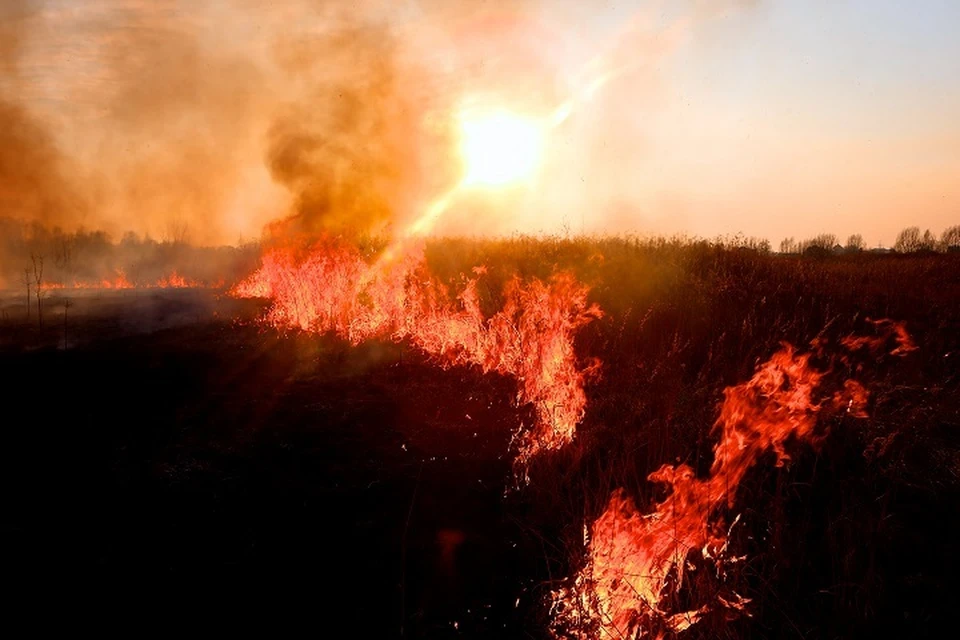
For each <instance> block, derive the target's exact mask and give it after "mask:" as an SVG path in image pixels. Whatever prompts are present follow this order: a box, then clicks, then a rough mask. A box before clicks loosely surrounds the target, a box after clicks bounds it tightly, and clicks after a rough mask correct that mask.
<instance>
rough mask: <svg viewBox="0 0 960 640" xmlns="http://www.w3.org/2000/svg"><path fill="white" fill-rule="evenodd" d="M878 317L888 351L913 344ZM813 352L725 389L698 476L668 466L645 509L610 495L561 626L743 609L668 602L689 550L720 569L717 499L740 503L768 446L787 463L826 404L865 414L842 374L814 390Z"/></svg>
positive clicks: (722, 542) (817, 380)
mask: <svg viewBox="0 0 960 640" xmlns="http://www.w3.org/2000/svg"><path fill="white" fill-rule="evenodd" d="M874 324H875V325H876V326H878V328H880V329H886V330H889V332H890V333H891V334H892V335H893V336H894V337H895V339H896V343H897V345H896V346H895V348H894V349H893V351H891V352H890V353H891V354H892V355H904V354H905V353H906V352H907V351H909V350H910V349H912V348H915V347H914V346H913V343H912V341H911V340H910V338H909V335H908V334H907V333H906V330H905V329H904V328H903V325H902V324H899V323H895V322H892V321H879V322H878V323H877V322H875V323H874ZM842 344H843V345H844V346H846V347H847V348H851V349H854V348H860V347H862V346H864V345H868V344H869V345H873V344H874V342H872V341H870V342H863V343H861V342H859V341H854V340H853V339H852V338H846V339H844V340H843V341H842ZM905 346H906V347H907V348H904V347H905ZM810 358H811V354H809V353H807V354H801V353H798V352H797V351H796V350H795V349H794V348H793V347H792V346H790V345H784V347H783V349H781V350H780V351H778V352H777V353H775V354H774V355H773V356H772V357H771V358H770V360H769V361H767V362H766V363H764V364H763V365H762V366H760V367H759V368H758V369H757V371H756V373H755V374H754V376H753V377H752V378H751V379H750V380H749V381H747V382H745V383H743V384H740V385H737V386H734V387H729V388H727V389H726V390H725V391H724V400H723V402H722V404H721V406H720V412H719V416H718V418H717V420H716V422H715V423H714V427H713V430H714V434H715V435H716V436H717V437H718V440H717V444H716V445H715V447H714V450H713V452H714V460H713V465H712V466H711V468H710V475H709V476H708V477H706V478H703V479H701V478H698V477H697V476H696V474H695V472H694V470H693V469H692V468H691V467H689V466H687V465H685V464H680V465H676V466H673V465H669V464H665V465H663V466H662V467H660V468H659V469H658V470H656V471H654V472H653V473H651V474H650V475H649V476H648V479H649V480H650V481H651V482H655V483H658V484H663V485H667V486H669V487H670V489H671V491H670V494H669V495H668V496H667V497H666V498H665V499H664V500H663V501H662V502H660V503H657V504H656V505H655V507H654V509H653V512H652V513H650V514H647V515H643V514H641V513H640V512H639V511H638V509H637V507H636V505H635V504H634V502H633V500H632V499H631V498H630V497H628V496H627V495H626V494H625V493H624V492H623V491H622V490H617V491H615V492H614V493H613V495H612V496H611V497H610V501H609V503H608V505H607V508H606V510H605V511H604V513H603V514H602V515H601V516H600V517H599V518H597V520H596V521H595V522H594V523H593V525H592V527H590V531H589V535H588V536H586V534H585V537H586V538H587V539H586V540H585V542H586V543H587V546H588V550H587V551H588V553H587V561H586V565H585V566H584V568H583V569H582V570H581V571H580V572H579V574H577V575H576V577H575V578H574V580H573V581H572V582H571V583H570V584H569V586H567V587H564V588H562V589H559V590H558V591H556V592H555V593H554V594H553V612H554V614H555V629H557V630H558V632H559V631H560V630H563V631H564V633H574V634H575V635H576V636H577V637H580V638H637V637H640V636H643V635H646V634H648V633H652V632H653V631H654V630H655V629H659V630H670V631H674V632H679V631H683V630H684V629H686V628H688V627H690V626H691V625H693V624H695V623H696V622H697V621H698V620H699V619H700V618H701V617H702V616H703V615H704V614H705V613H706V612H708V611H710V610H711V609H713V608H716V607H723V608H726V609H735V610H742V609H743V608H744V606H745V605H746V603H747V602H749V601H748V600H747V599H745V598H742V597H740V596H739V595H737V594H735V593H730V594H727V595H726V596H718V597H717V601H716V602H710V603H705V604H703V605H702V606H700V607H699V608H696V609H691V610H687V611H681V612H676V613H669V612H668V611H665V610H664V608H663V607H662V605H663V601H664V598H665V597H667V596H668V595H671V594H677V593H679V591H680V589H681V587H682V586H683V580H684V573H685V571H686V567H687V559H688V555H689V554H691V553H694V552H699V553H700V554H701V555H702V556H703V558H704V559H706V560H710V561H712V562H714V563H716V565H717V567H718V570H719V569H720V568H721V567H722V565H723V563H724V562H725V561H726V559H727V556H726V553H727V542H728V536H729V531H728V530H724V527H723V523H722V518H721V514H720V510H721V507H723V506H724V505H726V506H728V507H731V508H732V507H733V506H734V504H735V499H736V496H737V490H738V488H739V485H740V482H741V481H742V480H743V478H744V476H745V475H746V473H747V471H749V470H750V468H751V467H753V466H754V465H755V464H757V462H758V461H759V460H760V458H761V456H762V455H763V454H764V453H766V452H771V451H772V452H773V453H774V454H775V455H776V459H777V466H780V465H782V464H783V463H784V461H786V460H787V459H788V458H789V457H788V455H787V452H786V448H785V443H786V442H787V441H788V440H790V439H796V440H804V441H808V442H815V441H816V439H817V435H816V433H815V428H816V426H817V422H818V418H819V417H820V416H821V415H822V414H823V413H824V412H825V411H826V412H829V413H840V412H845V413H846V414H847V415H850V416H852V417H866V413H865V410H864V409H865V406H866V402H867V398H868V394H867V391H866V389H865V388H864V387H863V386H862V385H861V384H860V383H858V382H856V381H854V380H847V381H845V382H844V383H843V385H842V388H841V389H840V390H839V391H836V392H835V393H834V394H833V395H828V394H823V397H822V398H820V399H818V398H817V393H818V391H820V390H821V383H822V381H823V379H824V377H825V376H826V375H827V373H828V372H823V371H819V370H817V369H815V368H814V367H812V366H811V363H810Z"/></svg>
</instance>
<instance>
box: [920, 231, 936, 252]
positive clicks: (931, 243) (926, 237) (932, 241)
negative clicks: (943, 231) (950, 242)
mask: <svg viewBox="0 0 960 640" xmlns="http://www.w3.org/2000/svg"><path fill="white" fill-rule="evenodd" d="M936 250H937V238H936V236H934V235H933V233H931V232H930V229H927V230H926V231H924V232H923V238H921V239H920V251H936Z"/></svg>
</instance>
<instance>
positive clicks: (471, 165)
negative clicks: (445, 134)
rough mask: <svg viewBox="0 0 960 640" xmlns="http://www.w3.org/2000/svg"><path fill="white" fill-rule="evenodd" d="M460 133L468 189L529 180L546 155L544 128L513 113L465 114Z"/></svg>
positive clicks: (461, 120)
mask: <svg viewBox="0 0 960 640" xmlns="http://www.w3.org/2000/svg"><path fill="white" fill-rule="evenodd" d="M460 132H461V139H460V151H461V155H462V159H463V162H464V166H465V176H464V184H465V185H476V186H500V185H505V184H508V183H511V182H515V181H518V180H522V179H526V178H528V177H530V175H532V174H533V172H534V170H535V169H536V168H537V165H538V164H539V162H540V157H541V155H542V153H543V144H544V131H543V127H542V126H541V124H540V123H539V122H538V121H537V120H534V119H531V118H525V117H522V116H519V115H516V114H514V113H511V112H509V111H505V110H496V111H490V112H484V113H479V114H478V113H471V112H465V113H464V114H463V115H462V116H461V118H460Z"/></svg>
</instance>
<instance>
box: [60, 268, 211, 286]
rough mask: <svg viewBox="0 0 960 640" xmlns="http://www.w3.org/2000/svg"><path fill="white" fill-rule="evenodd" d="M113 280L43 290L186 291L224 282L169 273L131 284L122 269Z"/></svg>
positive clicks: (77, 282)
mask: <svg viewBox="0 0 960 640" xmlns="http://www.w3.org/2000/svg"><path fill="white" fill-rule="evenodd" d="M114 273H115V276H114V277H113V278H101V279H99V280H80V279H74V280H73V282H72V283H71V284H70V285H65V284H63V283H62V282H50V283H44V285H43V287H44V289H68V288H69V289H112V290H124V289H187V288H210V289H221V288H223V286H224V281H223V279H222V278H221V279H220V280H217V281H216V282H200V281H198V280H194V279H192V278H188V277H186V276H182V275H180V274H179V273H177V271H176V270H174V271H171V272H170V274H169V275H166V276H163V277H161V278H158V279H157V280H156V282H152V283H150V282H147V283H143V282H131V281H130V279H129V278H127V274H126V272H125V271H124V270H123V269H117V270H116V271H115V272H114Z"/></svg>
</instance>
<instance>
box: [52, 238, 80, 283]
mask: <svg viewBox="0 0 960 640" xmlns="http://www.w3.org/2000/svg"><path fill="white" fill-rule="evenodd" d="M76 244H77V237H76V236H75V235H62V236H60V237H59V238H58V239H57V243H56V246H55V247H54V251H55V253H54V256H53V263H54V264H55V265H56V266H57V268H58V269H60V270H61V271H62V272H63V273H65V274H67V276H70V277H72V276H73V272H74V268H75V260H74V253H75V251H74V248H75V246H76Z"/></svg>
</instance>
